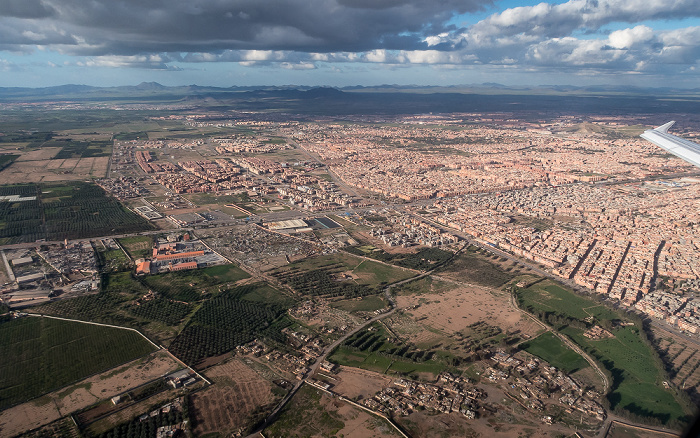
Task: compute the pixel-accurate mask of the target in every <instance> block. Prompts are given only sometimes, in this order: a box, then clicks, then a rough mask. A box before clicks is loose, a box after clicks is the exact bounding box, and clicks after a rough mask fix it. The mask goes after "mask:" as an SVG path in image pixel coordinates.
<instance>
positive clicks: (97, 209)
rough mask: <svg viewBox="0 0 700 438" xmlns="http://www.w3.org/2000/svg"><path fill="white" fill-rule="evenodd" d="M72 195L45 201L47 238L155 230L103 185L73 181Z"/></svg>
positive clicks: (73, 237)
mask: <svg viewBox="0 0 700 438" xmlns="http://www.w3.org/2000/svg"><path fill="white" fill-rule="evenodd" d="M71 185H72V187H73V190H71V191H70V197H62V198H60V199H58V200H52V201H51V202H48V203H43V204H42V207H43V210H44V220H45V223H46V238H47V239H49V240H60V239H63V238H68V239H75V238H81V237H91V236H101V235H104V234H110V233H117V234H120V233H130V232H136V231H143V230H148V229H152V228H153V225H151V224H150V223H149V222H148V221H147V220H146V219H144V218H142V217H141V216H139V215H137V214H136V213H132V212H131V211H129V210H127V209H125V208H124V207H123V206H122V205H121V204H120V203H119V201H117V200H116V199H115V198H112V197H108V196H107V195H106V194H105V192H104V190H102V188H101V187H99V186H97V185H95V184H88V183H72V184H71Z"/></svg>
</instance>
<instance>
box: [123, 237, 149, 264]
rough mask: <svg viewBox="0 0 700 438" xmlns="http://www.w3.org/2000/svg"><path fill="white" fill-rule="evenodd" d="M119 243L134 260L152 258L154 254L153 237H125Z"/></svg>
mask: <svg viewBox="0 0 700 438" xmlns="http://www.w3.org/2000/svg"><path fill="white" fill-rule="evenodd" d="M117 241H118V242H119V244H120V245H121V246H122V247H123V248H124V249H125V250H126V252H128V253H129V255H130V256H131V258H132V259H134V260H136V259H143V258H147V257H151V255H152V254H153V238H152V237H151V236H133V237H123V238H121V239H117Z"/></svg>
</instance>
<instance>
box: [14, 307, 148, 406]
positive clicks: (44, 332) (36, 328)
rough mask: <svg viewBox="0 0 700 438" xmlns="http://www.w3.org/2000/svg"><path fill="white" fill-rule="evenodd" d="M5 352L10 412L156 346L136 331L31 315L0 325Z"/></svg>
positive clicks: (145, 352)
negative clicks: (22, 403)
mask: <svg viewBox="0 0 700 438" xmlns="http://www.w3.org/2000/svg"><path fill="white" fill-rule="evenodd" d="M0 349H1V350H2V351H3V354H2V355H1V356H0V408H2V409H4V408H8V407H10V406H12V405H15V404H17V403H20V402H23V401H26V400H29V399H32V398H34V397H38V396H40V395H41V394H44V393H47V392H50V391H52V390H55V389H57V388H61V387H63V386H65V385H67V384H69V383H72V382H75V381H78V380H80V379H82V378H85V377H87V376H89V375H91V374H94V373H97V372H100V371H104V370H106V369H109V368H112V367H114V366H116V365H119V364H121V363H124V362H127V361H130V360H133V359H135V358H138V357H141V356H143V355H145V354H148V353H150V352H152V351H154V350H155V347H154V346H153V345H152V344H151V343H150V342H148V341H147V340H146V339H144V338H143V337H142V336H141V335H139V334H138V333H135V332H133V331H130V330H120V329H115V328H111V327H102V326H96V325H91V324H84V323H79V322H71V321H62V320H56V319H52V318H41V317H25V318H20V319H15V320H11V321H6V322H2V323H1V324H0Z"/></svg>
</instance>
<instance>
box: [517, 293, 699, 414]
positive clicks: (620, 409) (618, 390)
mask: <svg viewBox="0 0 700 438" xmlns="http://www.w3.org/2000/svg"><path fill="white" fill-rule="evenodd" d="M514 291H515V293H516V297H517V299H518V302H519V303H520V306H521V307H522V308H525V309H527V310H528V311H529V312H531V313H533V314H535V315H536V316H537V317H538V318H540V319H541V320H542V321H545V322H547V323H548V324H550V325H552V326H553V327H554V328H555V329H557V330H559V331H560V332H561V333H563V334H565V335H566V336H568V337H569V338H571V339H572V340H573V341H574V342H575V343H576V344H578V345H579V346H580V347H581V348H583V349H584V351H586V352H587V353H588V354H590V355H591V356H593V357H594V358H595V359H596V360H597V361H598V362H599V363H600V364H601V365H602V366H603V368H605V369H606V370H607V372H608V373H609V377H610V381H611V390H610V393H609V394H607V401H608V403H609V405H610V408H611V410H612V411H613V412H614V413H616V414H619V415H623V416H625V417H628V418H631V419H633V420H637V421H642V422H647V423H649V422H651V423H656V424H666V425H668V426H671V427H679V425H682V424H683V423H684V422H686V421H688V420H689V418H690V417H688V416H687V414H688V413H689V410H690V407H689V406H685V407H684V404H682V403H681V402H679V399H677V398H676V397H674V394H673V393H672V392H671V391H669V390H666V389H664V388H663V386H662V381H664V380H666V376H665V375H664V373H663V370H664V366H663V363H662V362H661V359H660V358H659V357H658V355H657V354H656V352H655V351H654V350H653V348H652V344H651V342H650V341H649V340H648V339H647V337H646V333H645V332H644V331H643V329H642V322H641V321H640V320H638V319H637V318H634V317H631V316H628V315H623V314H622V313H619V312H616V311H614V310H611V309H608V308H606V307H604V306H602V305H600V304H599V303H596V302H595V301H593V300H591V299H589V298H585V297H581V296H578V295H576V294H574V293H573V292H570V291H567V290H566V289H563V288H561V287H559V286H556V285H555V284H553V283H552V282H550V281H543V282H540V283H537V284H534V285H532V286H530V287H529V288H527V289H522V288H518V287H515V288H514ZM593 325H600V326H602V327H604V328H606V329H609V330H610V331H611V333H612V334H613V336H614V337H612V338H605V339H599V340H593V339H589V338H587V337H585V336H583V333H584V332H585V331H586V330H587V329H588V328H590V327H591V326H593Z"/></svg>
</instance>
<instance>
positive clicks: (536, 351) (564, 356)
mask: <svg viewBox="0 0 700 438" xmlns="http://www.w3.org/2000/svg"><path fill="white" fill-rule="evenodd" d="M520 348H521V349H523V350H525V351H527V352H528V353H530V354H533V355H535V356H537V357H539V358H541V359H543V360H544V361H546V362H548V363H549V364H550V365H552V366H554V367H556V368H559V369H560V370H562V371H564V372H565V373H567V374H571V373H573V372H575V371H578V370H580V369H582V368H586V367H587V366H588V362H586V360H585V359H584V358H582V357H581V355H579V354H578V353H576V352H575V351H573V350H571V349H570V348H568V347H567V346H566V345H564V343H563V342H562V341H561V340H560V339H559V338H558V337H556V336H555V335H554V334H552V333H551V332H547V333H543V334H542V335H540V336H538V337H536V338H535V339H532V340H531V341H528V342H526V343H524V344H521V345H520Z"/></svg>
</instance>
